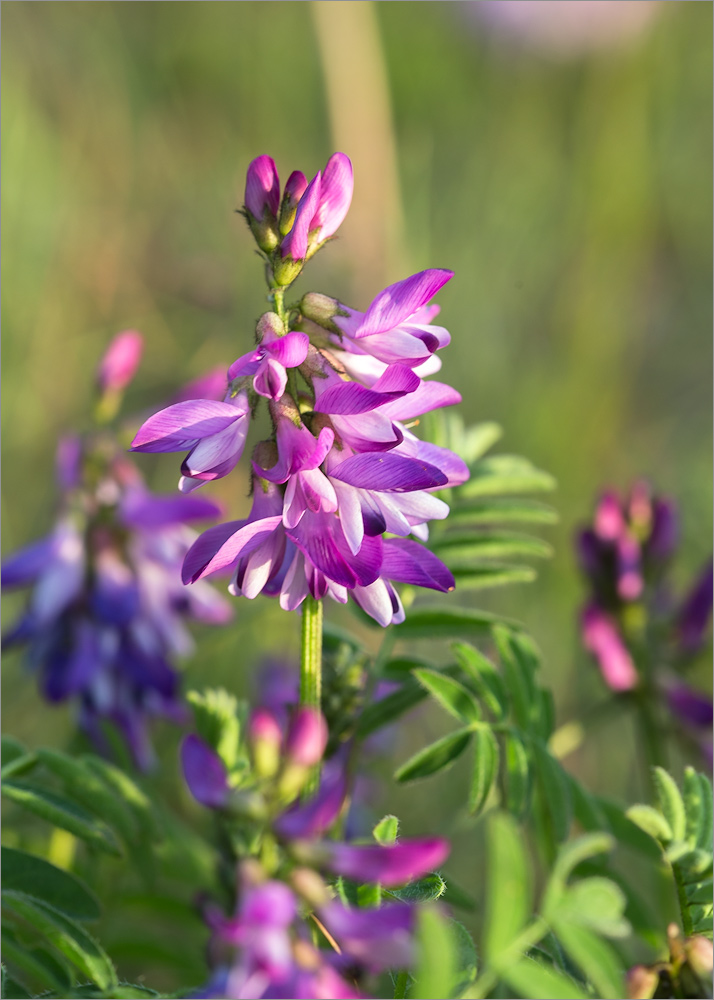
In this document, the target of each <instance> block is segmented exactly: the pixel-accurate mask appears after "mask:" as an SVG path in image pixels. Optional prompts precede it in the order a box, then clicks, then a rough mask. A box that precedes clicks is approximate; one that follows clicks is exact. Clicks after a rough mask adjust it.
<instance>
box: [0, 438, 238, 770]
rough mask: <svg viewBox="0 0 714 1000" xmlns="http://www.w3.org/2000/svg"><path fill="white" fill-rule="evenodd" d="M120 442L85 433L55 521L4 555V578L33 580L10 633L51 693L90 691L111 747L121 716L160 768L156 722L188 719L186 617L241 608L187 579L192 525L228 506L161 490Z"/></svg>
mask: <svg viewBox="0 0 714 1000" xmlns="http://www.w3.org/2000/svg"><path fill="white" fill-rule="evenodd" d="M114 448H115V445H114V444H113V443H112V442H111V440H110V439H109V438H100V439H97V440H94V439H93V438H89V439H87V440H86V441H85V442H83V444H82V446H81V448H80V449H79V450H80V454H81V459H82V461H79V464H78V468H77V470H76V472H75V473H73V481H72V482H71V483H69V482H68V477H67V476H66V475H65V468H64V463H63V461H60V463H59V478H60V485H62V486H63V487H64V488H65V489H66V488H67V487H69V489H68V492H67V496H66V498H65V500H64V503H63V509H62V511H61V513H60V516H59V518H58V521H57V524H56V526H55V528H54V530H53V531H52V533H51V534H50V535H49V536H48V537H47V538H45V539H42V540H41V541H39V542H35V543H33V544H32V545H30V546H28V547H27V548H25V549H22V550H20V551H19V552H17V553H15V554H14V555H12V556H10V557H9V558H8V559H7V560H6V561H5V562H4V564H3V570H2V582H3V587H19V586H29V587H31V588H32V589H31V592H30V595H29V599H28V602H27V606H26V609H25V612H24V614H23V616H22V618H21V619H20V621H19V622H18V623H17V625H16V626H15V627H14V629H12V630H11V632H10V633H9V635H7V636H6V638H5V641H6V644H8V645H10V644H12V643H17V644H24V645H26V646H27V658H28V662H29V664H30V666H31V667H32V668H33V669H35V670H36V671H37V673H38V674H39V677H40V686H41V689H42V691H43V693H44V695H45V696H46V697H47V698H48V699H49V700H50V701H62V700H66V699H68V698H76V699H78V701H79V720H80V724H81V726H82V727H83V728H84V729H85V730H86V731H87V733H88V734H89V735H90V737H91V738H92V739H93V740H94V741H95V742H96V743H97V744H98V746H99V748H100V749H102V750H105V749H107V743H106V738H105V735H104V733H103V729H102V726H103V724H104V722H109V723H112V724H113V725H114V726H116V727H117V728H118V729H119V730H120V732H121V733H122V734H123V736H124V738H125V739H126V741H127V743H128V745H129V747H130V749H131V751H132V753H133V755H134V758H135V760H136V762H137V764H138V765H139V766H141V767H148V766H149V765H150V764H151V759H152V758H151V747H150V744H149V741H148V733H147V723H148V721H149V720H150V719H151V717H153V716H155V715H164V716H166V717H168V718H170V719H173V720H175V721H178V720H179V719H182V718H183V717H184V709H183V706H182V704H181V702H180V701H179V700H178V688H179V679H178V674H177V673H176V671H175V669H174V668H173V666H172V665H171V662H170V661H171V657H172V656H173V655H183V654H185V653H187V652H189V651H190V650H191V648H192V640H191V636H190V634H189V633H188V631H187V629H186V626H185V622H186V620H188V619H194V620H197V621H202V622H206V623H211V624H219V623H224V622H226V621H227V620H228V619H229V618H230V615H231V609H230V607H229V605H228V603H227V601H226V600H225V599H224V598H223V597H220V596H219V595H218V594H217V593H215V591H213V590H212V589H210V588H209V587H206V586H201V588H200V590H193V591H186V590H185V588H184V587H182V585H181V577H180V567H181V562H182V560H183V557H184V555H185V554H186V551H187V550H188V548H189V547H190V545H191V543H192V541H193V540H194V538H195V534H194V532H193V531H192V530H191V529H190V528H189V527H188V525H189V524H190V523H191V522H192V521H195V520H203V519H206V518H212V517H215V516H216V515H217V514H219V513H220V508H219V507H217V506H216V504H214V503H212V502H211V501H209V500H205V499H202V498H198V497H182V496H180V495H179V496H170V497H161V496H156V495H154V494H152V493H150V492H149V491H148V490H147V489H146V487H145V486H144V485H143V483H142V481H141V478H140V476H139V473H138V471H137V470H136V468H135V467H134V466H133V465H132V463H131V462H130V461H129V460H128V459H127V458H126V457H125V456H124V454H122V453H120V452H116V451H114V450H113V449H114ZM85 458H86V460H87V462H88V463H89V466H90V467H91V474H90V475H88V476H87V479H86V481H85V479H84V465H83V460H84V459H85ZM73 464H74V459H73ZM98 469H99V470H101V472H100V473H99V476H98V478H96V477H97V471H98ZM80 473H81V475H80ZM77 476H79V479H77ZM74 480H76V481H74Z"/></svg>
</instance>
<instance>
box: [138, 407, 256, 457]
mask: <svg viewBox="0 0 714 1000" xmlns="http://www.w3.org/2000/svg"><path fill="white" fill-rule="evenodd" d="M246 412H247V409H245V410H244V409H243V408H242V407H241V406H235V405H234V404H233V403H226V402H219V400H216V399H189V400H186V402H184V403H174V404H173V406H167V407H166V409H164V410H159V412H158V413H155V414H154V415H153V416H151V417H149V419H148V420H147V421H145V423H143V424H142V425H141V427H140V428H139V430H138V431H137V433H136V437H135V438H134V440H133V441H132V443H131V450H132V451H151V452H163V451H181V450H182V449H183V448H190V447H191V446H192V445H194V444H195V443H196V441H200V440H201V439H202V438H204V437H208V436H210V435H212V434H217V433H219V431H222V430H225V429H226V427H229V426H230V425H231V424H232V423H233V421H234V420H237V419H238V418H239V417H241V416H242V415H243V414H244V413H246Z"/></svg>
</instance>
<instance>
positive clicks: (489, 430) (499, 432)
mask: <svg viewBox="0 0 714 1000" xmlns="http://www.w3.org/2000/svg"><path fill="white" fill-rule="evenodd" d="M448 415H449V416H452V415H453V416H458V414H451V413H449V414H448ZM501 437H503V429H502V428H501V427H500V426H499V425H498V424H496V423H493V422H492V421H484V422H483V423H480V424H473V425H472V426H471V427H466V428H464V429H463V430H462V431H461V433H460V434H459V435H458V440H457V441H455V442H454V444H455V446H456V447H459V448H460V449H461V450H460V451H459V452H458V454H459V455H461V457H462V458H463V460H464V462H466V463H467V464H468V463H470V462H475V461H476V459H477V458H480V457H481V455H483V454H484V453H485V452H487V451H488V449H489V448H490V447H492V445H494V444H495V443H496V441H498V440H499V438H501Z"/></svg>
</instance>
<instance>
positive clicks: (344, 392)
mask: <svg viewBox="0 0 714 1000" xmlns="http://www.w3.org/2000/svg"><path fill="white" fill-rule="evenodd" d="M420 381H421V380H420V378H419V376H418V375H415V374H414V372H413V371H412V370H411V369H410V368H406V367H405V366H404V365H391V366H390V367H389V368H387V370H386V371H385V372H384V374H383V375H382V376H381V377H380V378H378V379H377V381H376V382H375V383H374V385H373V386H372V388H371V389H365V387H364V386H362V385H360V384H359V383H358V382H340V383H336V384H335V385H332V386H331V387H330V388H329V389H327V390H325V392H323V393H322V394H321V395H320V397H319V399H318V400H317V402H316V403H315V412H316V413H334V414H355V413H366V412H367V411H368V410H374V409H376V407H378V406H383V405H384V404H385V403H388V402H390V401H391V400H394V399H399V398H400V397H401V396H404V395H406V394H407V393H412V392H415V390H417V389H418V388H419V385H420Z"/></svg>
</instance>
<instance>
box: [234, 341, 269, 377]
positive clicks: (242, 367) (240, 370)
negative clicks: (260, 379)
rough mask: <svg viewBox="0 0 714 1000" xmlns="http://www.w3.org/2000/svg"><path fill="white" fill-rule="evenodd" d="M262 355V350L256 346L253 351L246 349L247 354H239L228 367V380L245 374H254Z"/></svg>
mask: <svg viewBox="0 0 714 1000" xmlns="http://www.w3.org/2000/svg"><path fill="white" fill-rule="evenodd" d="M262 356H263V352H262V351H261V349H260V348H257V349H256V350H255V351H248V353H247V354H241V356H240V357H239V358H236V360H235V361H234V362H233V364H232V365H231V366H230V368H229V369H228V380H229V381H233V379H234V378H243V377H245V376H247V375H255V373H256V372H257V371H258V367H259V365H260V359H261V358H262Z"/></svg>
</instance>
